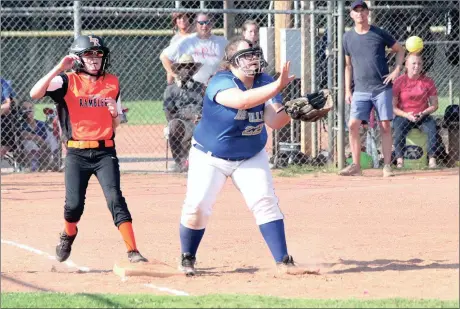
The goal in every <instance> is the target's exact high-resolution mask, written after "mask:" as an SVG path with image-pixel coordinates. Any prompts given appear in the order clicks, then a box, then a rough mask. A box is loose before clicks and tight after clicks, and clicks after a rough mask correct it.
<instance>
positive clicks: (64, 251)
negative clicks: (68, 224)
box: [56, 228, 78, 262]
mask: <svg viewBox="0 0 460 309" xmlns="http://www.w3.org/2000/svg"><path fill="white" fill-rule="evenodd" d="M77 234H78V228H77ZM77 234H75V235H73V236H68V235H67V234H66V233H65V231H64V232H62V233H61V234H60V237H59V244H58V245H57V246H56V260H57V261H58V262H64V261H65V260H67V259H68V258H69V256H70V252H71V251H72V244H73V241H74V240H75V238H76V237H77Z"/></svg>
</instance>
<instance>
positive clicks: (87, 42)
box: [69, 35, 110, 76]
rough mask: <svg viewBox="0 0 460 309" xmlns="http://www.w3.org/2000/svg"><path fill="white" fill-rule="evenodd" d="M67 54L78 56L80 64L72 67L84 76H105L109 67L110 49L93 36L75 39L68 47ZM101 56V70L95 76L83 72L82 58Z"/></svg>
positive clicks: (101, 40)
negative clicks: (84, 56) (85, 56)
mask: <svg viewBox="0 0 460 309" xmlns="http://www.w3.org/2000/svg"><path fill="white" fill-rule="evenodd" d="M69 53H71V54H75V55H77V56H79V58H80V63H77V64H76V65H75V67H74V69H75V71H77V72H85V73H86V74H89V75H93V76H101V75H104V74H105V71H106V70H107V68H108V67H109V65H110V49H109V48H108V47H107V46H106V45H105V43H104V40H103V39H102V38H101V37H99V36H95V35H81V36H79V37H78V38H76V39H75V40H74V41H73V43H72V45H71V46H70V50H69ZM83 55H88V56H90V57H91V56H92V55H93V56H96V57H101V56H102V63H101V68H100V69H99V71H98V72H97V74H91V73H89V72H87V71H85V70H84V67H85V64H84V62H83V59H82V56H83Z"/></svg>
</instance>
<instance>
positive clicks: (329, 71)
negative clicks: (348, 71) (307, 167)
mask: <svg viewBox="0 0 460 309" xmlns="http://www.w3.org/2000/svg"><path fill="white" fill-rule="evenodd" d="M333 6H334V2H333V1H328V2H327V10H328V11H331V12H332V11H333V9H334V8H333ZM332 31H333V29H332V14H328V15H327V33H326V35H327V47H326V50H327V52H328V53H327V55H326V57H327V88H328V89H329V90H330V91H332V88H333V87H334V85H333V78H334V77H333V76H332V74H333V73H332V66H333V60H334V59H335V57H334V54H333V53H332V51H331V50H332ZM326 50H324V51H321V52H326ZM334 113H335V106H334V109H333V110H332V111H331V112H329V114H328V115H327V132H328V143H327V147H328V151H329V158H328V161H329V163H332V162H333V158H334V135H335V132H334V127H335V119H334V118H335V117H334Z"/></svg>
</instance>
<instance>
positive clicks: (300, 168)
mask: <svg viewBox="0 0 460 309" xmlns="http://www.w3.org/2000/svg"><path fill="white" fill-rule="evenodd" d="M337 171H338V169H337V168H335V167H333V166H321V167H318V166H311V165H289V166H287V167H286V168H283V169H280V170H279V172H278V173H276V176H279V177H296V176H301V175H305V174H314V173H336V172H337Z"/></svg>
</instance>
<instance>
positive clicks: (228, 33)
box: [224, 0, 235, 40]
mask: <svg viewBox="0 0 460 309" xmlns="http://www.w3.org/2000/svg"><path fill="white" fill-rule="evenodd" d="M233 7H234V6H233V0H225V1H224V9H233ZM234 34H235V14H230V13H225V14H224V35H225V37H226V38H227V40H230V39H231V37H232V36H233V35H234Z"/></svg>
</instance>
